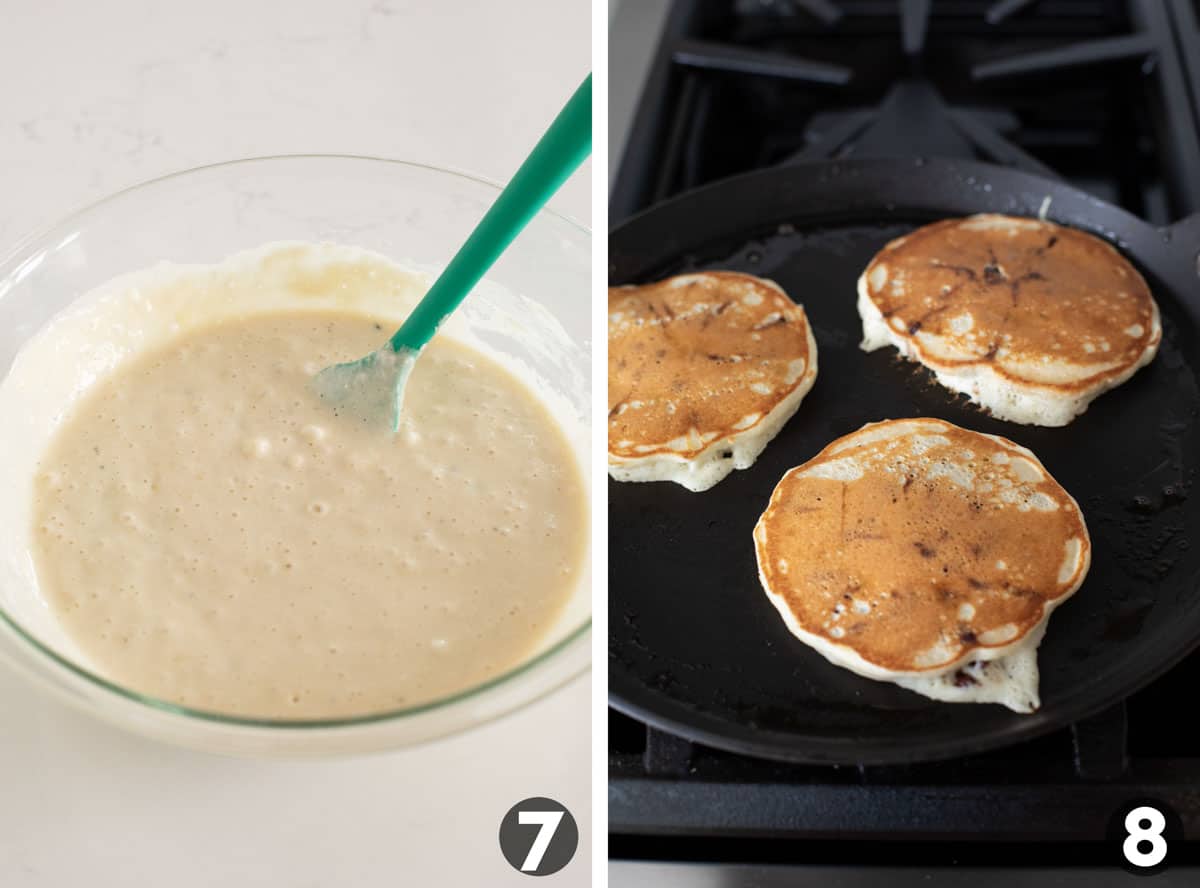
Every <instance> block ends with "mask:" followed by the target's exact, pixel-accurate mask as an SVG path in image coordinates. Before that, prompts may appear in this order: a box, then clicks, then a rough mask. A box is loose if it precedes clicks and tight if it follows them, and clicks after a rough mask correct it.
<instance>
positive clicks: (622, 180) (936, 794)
mask: <svg viewBox="0 0 1200 888" xmlns="http://www.w3.org/2000/svg"><path fill="white" fill-rule="evenodd" d="M1198 19H1200V3H1198V2H1197V0H1110V2H1106V0H1041V2H1037V0H980V2H972V0H962V2H948V0H944V2H928V0H925V2H922V0H911V2H897V0H840V2H839V0H728V2H689V0H677V2H674V3H673V4H670V6H669V7H668V8H666V9H665V16H664V20H663V23H662V29H661V39H660V40H659V42H658V43H657V46H656V48H655V49H654V52H653V54H652V55H651V57H650V60H649V63H648V65H647V66H646V70H647V71H648V73H647V75H646V77H645V79H644V85H643V86H642V88H641V92H640V98H639V99H638V101H637V103H636V107H635V108H634V109H633V110H632V112H631V113H630V114H629V115H628V119H629V121H630V123H629V126H628V133H627V137H626V138H625V140H624V144H623V145H616V146H614V157H616V156H617V155H616V154H615V152H616V151H617V150H621V154H620V160H619V164H618V165H617V167H616V174H615V176H614V177H613V181H612V183H611V192H610V223H611V224H613V225H616V224H619V223H620V222H622V221H623V220H624V219H626V218H627V217H629V216H631V215H633V214H635V213H637V212H638V211H640V210H642V209H645V208H647V207H649V206H652V205H654V204H656V203H658V202H660V201H662V200H665V199H667V198H669V197H671V196H673V195H676V194H679V193H681V192H683V191H687V190H689V189H692V188H696V187H699V186H702V185H704V184H706V183H709V182H713V181H716V180H719V179H722V178H725V177H728V176H731V175H735V174H738V173H741V172H747V171H750V170H755V169H760V168H763V167H766V166H773V165H777V164H788V163H798V162H806V161H818V160H836V159H840V158H846V157H879V156H949V157H959V158H974V159H978V160H984V161H988V162H991V163H997V164H1002V165H1008V166H1014V167H1018V168H1021V169H1024V170H1027V171H1031V172H1035V173H1038V174H1040V175H1043V176H1048V177H1053V178H1062V179H1065V180H1068V181H1069V182H1071V183H1072V184H1074V185H1075V186H1077V187H1079V188H1081V189H1083V190H1085V191H1087V192H1089V193H1091V194H1094V195H1095V196H1096V197H1098V198H1100V199H1102V200H1105V201H1108V202H1111V203H1116V204H1118V205H1120V206H1122V207H1124V208H1125V209H1127V210H1129V211H1130V212H1132V213H1134V214H1136V215H1138V216H1140V217H1142V218H1144V219H1146V220H1147V221H1149V222H1151V223H1153V224H1156V225H1166V224H1168V223H1170V222H1173V221H1175V220H1177V219H1179V218H1181V217H1183V216H1184V215H1187V214H1189V213H1194V212H1197V211H1200V30H1198V28H1197V20H1198ZM616 26H617V24H615V26H614V27H616ZM620 52H621V47H620V46H619V45H618V43H617V39H616V35H615V33H614V39H613V41H612V49H611V54H612V58H611V59H610V70H611V77H612V79H613V93H614V95H617V94H618V93H621V92H625V93H629V94H632V93H633V92H634V91H633V90H628V89H624V90H623V89H622V86H621V84H619V83H618V80H619V78H620V76H621V73H622V72H623V71H634V70H638V66H637V65H636V64H633V63H632V62H631V61H630V60H628V59H623V58H619V57H618V56H619V54H620ZM616 117H620V115H617V116H616ZM614 119H615V118H614ZM1113 631H1116V632H1120V631H1128V632H1136V631H1137V616H1136V614H1134V615H1131V617H1130V623H1129V625H1127V626H1124V627H1123V626H1120V625H1118V626H1115V627H1114V630H1113ZM1198 685H1200V653H1195V654H1193V655H1191V656H1190V657H1189V658H1188V659H1187V660H1185V661H1184V662H1183V663H1181V664H1180V665H1179V666H1177V667H1176V668H1175V669H1173V670H1172V671H1171V672H1169V673H1168V674H1166V675H1165V676H1163V677H1162V678H1160V679H1158V680H1157V681H1155V682H1154V683H1153V684H1151V685H1150V686H1149V687H1147V688H1146V689H1144V690H1142V691H1140V692H1138V693H1137V694H1135V695H1133V696H1132V697H1131V698H1129V699H1128V700H1127V701H1125V702H1123V703H1122V704H1120V705H1118V706H1116V707H1114V708H1113V709H1111V710H1109V711H1107V712H1103V713H1100V714H1099V715H1097V716H1095V717H1093V718H1090V719H1088V720H1086V721H1084V722H1080V723H1077V724H1076V725H1074V726H1072V727H1071V728H1070V729H1069V730H1064V731H1060V732H1057V733H1054V734H1051V735H1048V736H1046V737H1043V738H1040V739H1038V740H1035V741H1032V742H1029V743H1024V744H1021V745H1017V746H1010V747H1008V748H1005V749H1001V750H997V751H995V752H991V753H987V754H983V755H977V756H972V757H970V758H962V759H956V760H952V761H948V762H939V763H929V764H920V765H910V766H904V767H870V768H865V767H859V768H855V767H841V768H835V767H824V766H796V765H784V764H778V763H773V762H766V761H760V760H756V759H751V758H747V757H745V756H740V755H734V754H729V753H724V752H720V751H717V750H712V749H707V748H705V747H702V746H699V745H695V744H692V743H690V742H688V741H687V740H684V739H681V738H679V737H676V736H673V735H671V734H666V733H663V732H660V731H658V730H655V729H652V728H649V727H647V726H646V725H643V724H641V723H639V722H637V721H635V720H633V719H631V718H628V717H626V716H624V715H621V714H619V713H616V712H615V711H614V712H610V716H609V729H610V734H609V779H610V783H609V820H610V832H611V837H610V854H611V856H612V857H614V858H640V859H660V860H685V861H754V862H759V863H761V862H789V861H803V862H804V863H806V864H819V863H825V864H840V865H845V864H847V863H857V864H859V865H866V864H873V865H899V866H905V865H911V864H913V863H914V862H923V863H927V864H928V863H946V864H949V863H952V862H953V863H958V864H976V865H980V866H1013V865H1018V864H1020V865H1028V864H1030V863H1031V862H1036V861H1039V860H1044V861H1045V862H1047V863H1053V864H1054V865H1063V864H1072V863H1074V864H1080V865H1082V864H1100V863H1105V862H1109V863H1111V862H1112V859H1113V849H1112V848H1110V847H1107V846H1105V845H1104V844H1103V843H1102V842H1098V841H1097V837H1098V836H1103V835H1104V834H1105V830H1106V828H1107V826H1108V820H1109V818H1110V815H1111V814H1112V813H1113V811H1114V810H1116V809H1117V807H1118V806H1119V805H1121V804H1122V803H1124V802H1126V801H1128V800H1129V799H1131V798H1142V797H1144V798H1153V799H1156V800H1159V801H1161V802H1165V803H1167V804H1168V805H1170V806H1171V807H1173V808H1174V809H1175V810H1176V811H1177V812H1178V813H1179V815H1180V818H1181V820H1182V821H1183V827H1184V831H1185V833H1186V834H1187V835H1188V836H1189V838H1193V839H1194V838H1197V837H1200V724H1197V723H1196V721H1195V720H1193V719H1191V718H1190V714H1185V713H1183V712H1182V711H1181V703H1180V701H1185V700H1190V699H1191V698H1192V696H1193V694H1194V689H1195V688H1196V687H1197V686H1198ZM781 840H788V841H781ZM796 840H800V841H796ZM897 840H903V841H897ZM1031 842H1033V843H1035V844H1033V845H1030V844H1029V843H1031ZM1048 842H1053V843H1054V844H1053V846H1050V845H1049V844H1046V843H1048ZM1036 843H1041V844H1040V845H1039V844H1036ZM1039 847H1040V848H1041V850H1040V851H1039V850H1038V848H1039ZM1031 849H1033V850H1031ZM1189 855H1190V857H1189ZM1197 859H1198V856H1197V854H1196V853H1195V851H1194V849H1192V848H1190V847H1182V848H1180V849H1178V850H1177V851H1176V852H1174V856H1173V861H1174V862H1175V863H1176V864H1178V863H1182V862H1187V861H1189V860H1190V861H1191V862H1196V861H1197ZM772 884H773V883H772Z"/></svg>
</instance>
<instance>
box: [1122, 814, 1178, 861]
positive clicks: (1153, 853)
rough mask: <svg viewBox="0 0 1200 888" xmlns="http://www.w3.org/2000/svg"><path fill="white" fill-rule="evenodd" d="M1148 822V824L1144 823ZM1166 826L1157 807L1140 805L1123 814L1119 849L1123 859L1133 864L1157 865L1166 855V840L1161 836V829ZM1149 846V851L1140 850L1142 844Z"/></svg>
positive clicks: (1164, 819)
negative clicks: (1123, 824) (1122, 831)
mask: <svg viewBox="0 0 1200 888" xmlns="http://www.w3.org/2000/svg"><path fill="white" fill-rule="evenodd" d="M1144 824H1148V825H1144ZM1166 828H1167V819H1166V818H1165V817H1163V814H1162V812H1161V811H1159V810H1158V809H1157V808H1151V807H1150V806H1149V805H1142V806H1141V807H1139V808H1134V809H1133V810H1132V811H1130V812H1129V813H1128V814H1126V815H1125V832H1126V834H1127V835H1126V837H1125V841H1124V842H1123V843H1122V844H1121V850H1122V851H1123V852H1124V853H1125V859H1126V860H1128V861H1129V862H1130V863H1132V864H1133V865H1134V866H1142V867H1149V866H1158V865H1159V864H1160V863H1162V862H1163V861H1164V860H1165V859H1166V857H1167V840H1166V839H1164V838H1163V830H1164V829H1166ZM1143 843H1145V844H1148V845H1149V846H1150V850H1149V851H1142V850H1141V846H1142V844H1143Z"/></svg>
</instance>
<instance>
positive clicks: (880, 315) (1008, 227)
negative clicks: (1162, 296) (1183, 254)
mask: <svg viewBox="0 0 1200 888" xmlns="http://www.w3.org/2000/svg"><path fill="white" fill-rule="evenodd" d="M859 313H860V314H861V315H862V318H863V334H864V341H863V348H864V349H866V350H868V351H869V350H872V349H875V348H879V347H881V346H883V345H888V344H891V345H895V346H896V347H897V348H899V350H900V352H901V353H902V354H904V355H906V356H908V357H909V358H912V359H913V360H916V361H919V362H921V363H922V364H925V365H926V366H928V367H930V368H931V369H933V370H934V372H935V373H936V374H937V376H938V380H939V381H940V382H941V383H942V384H943V385H945V386H946V387H948V388H950V389H953V390H954V391H961V392H966V393H967V394H969V395H970V396H971V398H972V399H973V400H975V401H977V402H978V403H980V404H981V405H982V406H984V407H986V408H988V409H989V410H990V411H991V412H992V413H993V414H994V415H996V416H998V417H1000V418H1002V419H1009V420H1013V421H1015V422H1022V423H1030V424H1036V425H1065V424H1066V423H1068V422H1070V421H1071V419H1073V418H1074V417H1075V416H1077V415H1078V414H1080V413H1082V412H1083V411H1084V410H1086V409H1087V405H1088V404H1089V403H1090V402H1091V401H1092V400H1093V399H1094V398H1095V397H1096V396H1097V395H1099V394H1100V393H1102V392H1104V391H1106V390H1108V389H1110V388H1113V387H1114V386H1116V385H1119V384H1120V383H1122V382H1124V381H1125V380H1126V379H1128V378H1129V377H1130V376H1131V375H1133V373H1134V372H1135V371H1136V370H1137V369H1138V368H1139V367H1142V366H1144V365H1145V364H1147V363H1149V362H1150V360H1152V359H1153V357H1154V354H1155V352H1156V350H1157V348H1158V344H1159V341H1160V340H1161V338H1162V327H1161V324H1160V321H1159V314H1158V307H1157V306H1156V305H1155V303H1154V299H1153V298H1152V297H1151V294H1150V289H1149V287H1147V285H1146V282H1145V280H1143V278H1142V276H1141V275H1140V274H1138V272H1137V269H1135V268H1134V267H1133V266H1132V265H1131V264H1130V263H1129V262H1128V261H1127V260H1126V259H1125V258H1124V257H1123V256H1121V254H1120V253H1118V252H1117V251H1116V250H1114V249H1113V248H1112V247H1111V246H1109V245H1108V244H1107V243H1106V242H1104V241H1102V240H1100V239H1099V238H1097V237H1093V236H1092V235H1090V234H1085V233H1084V232H1082V231H1077V230H1075V229H1073V228H1064V227H1062V226H1059V225H1055V224H1053V223H1051V222H1041V221H1038V220H1036V219H1024V218H1018V217H1012V216H998V215H979V216H971V217H969V218H966V219H947V220H944V221H941V222H935V223H934V224H932V225H926V226H925V227H923V228H919V229H917V230H916V231H914V232H912V233H911V234H909V235H907V236H906V237H902V238H899V239H897V240H895V241H892V242H891V243H890V244H888V245H887V246H886V247H884V248H883V250H881V251H880V252H879V253H878V255H876V256H875V258H874V259H872V260H871V262H870V264H869V265H868V266H867V268H866V270H865V271H864V272H863V274H862V277H861V278H860V279H859Z"/></svg>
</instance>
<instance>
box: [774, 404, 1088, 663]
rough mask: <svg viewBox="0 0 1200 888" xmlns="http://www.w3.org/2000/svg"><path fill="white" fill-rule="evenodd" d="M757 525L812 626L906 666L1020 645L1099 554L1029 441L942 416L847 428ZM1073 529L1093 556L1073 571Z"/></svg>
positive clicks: (808, 628)
mask: <svg viewBox="0 0 1200 888" xmlns="http://www.w3.org/2000/svg"><path fill="white" fill-rule="evenodd" d="M914 429H915V431H912V430H914ZM896 431H905V434H903V435H900V436H897V437H892V438H888V439H885V440H882V441H880V440H872V438H878V437H879V436H880V435H881V434H890V433H893V432H896ZM852 466H854V467H857V469H858V470H861V472H862V476H861V477H860V478H858V479H857V480H845V478H846V477H847V476H848V475H853V474H854V471H853V470H852V468H851V467H852ZM822 475H825V476H832V477H822ZM968 477H969V478H970V482H969V484H970V487H969V489H968V487H965V486H964V484H963V482H964V480H966V479H967V478H968ZM754 535H755V544H756V548H757V553H758V561H759V568H760V573H761V575H762V579H763V583H764V585H765V587H766V588H767V590H768V591H770V592H771V593H773V594H775V595H779V596H782V598H783V599H784V602H785V603H786V606H787V608H788V610H790V612H791V614H792V615H793V616H794V618H795V620H796V622H797V623H798V624H799V626H800V627H801V628H802V629H803V630H804V631H805V632H808V633H810V634H813V635H817V636H819V637H821V638H823V639H826V640H828V641H829V642H830V643H832V644H838V645H847V646H850V647H852V648H853V649H854V650H855V651H856V652H857V653H858V654H859V655H860V656H861V657H863V658H864V659H865V660H867V661H868V662H869V663H871V664H874V665H875V666H878V667H880V668H882V669H889V670H895V671H918V670H922V669H934V668H937V667H938V666H945V665H946V664H949V663H951V662H953V661H955V660H957V659H959V658H960V657H962V656H963V655H964V654H966V653H968V652H970V651H971V650H974V649H979V648H986V647H1004V646H1007V645H1009V644H1012V643H1013V642H1014V641H1016V640H1017V639H1019V638H1021V637H1023V636H1024V635H1025V634H1026V633H1027V632H1028V631H1029V630H1030V629H1031V628H1033V627H1034V626H1035V625H1037V624H1038V623H1039V622H1040V621H1041V619H1042V617H1043V612H1044V609H1045V607H1046V605H1047V603H1048V602H1052V601H1054V600H1055V599H1057V598H1059V597H1061V596H1063V595H1065V594H1068V593H1069V592H1070V591H1072V590H1073V589H1074V588H1075V586H1076V585H1077V583H1078V581H1079V580H1080V579H1081V577H1082V573H1081V570H1083V571H1085V570H1086V560H1087V555H1088V553H1090V548H1089V545H1090V544H1089V543H1088V540H1087V530H1086V528H1085V526H1084V522H1083V518H1082V516H1081V515H1080V513H1079V509H1078V507H1077V506H1076V505H1075V503H1074V501H1073V500H1072V499H1071V497H1070V496H1069V495H1068V494H1067V492H1066V491H1065V490H1063V488H1062V487H1060V486H1059V485H1058V483H1057V482H1055V481H1054V480H1053V479H1052V478H1050V476H1049V474H1048V473H1046V472H1045V469H1044V468H1043V467H1042V466H1041V464H1040V463H1038V462H1037V461H1036V459H1035V458H1034V457H1033V456H1032V455H1031V454H1029V453H1028V451H1022V450H1021V449H1019V448H1017V446H1016V445H1014V444H1012V442H1010V441H1006V440H1004V439H1001V438H993V437H990V436H987V435H981V434H978V433H976V432H971V431H967V430H965V429H961V428H958V427H957V426H953V425H950V424H949V423H945V422H942V421H940V420H928V419H921V420H896V421H889V422H883V423H875V424H872V425H869V426H866V427H865V428H864V429H862V430H860V431H858V432H855V433H853V434H851V435H848V436H846V437H844V438H840V439H838V440H837V441H835V442H834V443H833V444H831V445H829V446H828V447H826V448H825V449H824V450H823V451H821V453H819V454H818V455H817V456H816V457H814V458H813V459H812V460H810V461H809V462H807V463H805V464H804V465H802V466H799V467H797V468H795V469H793V470H792V471H790V472H789V473H788V474H786V475H785V476H784V477H783V479H782V480H781V481H780V482H779V485H778V486H777V487H776V489H775V492H774V494H773V495H772V497H771V501H770V504H769V506H768V508H767V510H766V511H765V512H764V514H763V516H762V518H761V519H760V521H759V525H758V527H756V528H755V534H754ZM1069 540H1078V541H1080V542H1079V546H1080V548H1079V549H1078V550H1077V552H1078V553H1079V557H1080V558H1081V560H1082V563H1083V567H1082V568H1078V565H1076V567H1075V568H1072V569H1070V570H1068V571H1067V573H1066V575H1063V574H1062V573H1061V572H1062V571H1064V570H1066V568H1065V567H1064V565H1067V566H1070V564H1071V559H1070V551H1069V544H1068V541H1069Z"/></svg>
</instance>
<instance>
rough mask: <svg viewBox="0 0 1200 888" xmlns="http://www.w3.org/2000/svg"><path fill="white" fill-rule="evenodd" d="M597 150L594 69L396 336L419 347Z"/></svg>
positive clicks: (397, 342)
mask: <svg viewBox="0 0 1200 888" xmlns="http://www.w3.org/2000/svg"><path fill="white" fill-rule="evenodd" d="M591 150H592V75H590V74H589V75H588V76H587V79H585V80H584V81H583V83H582V84H581V85H580V87H579V89H577V90H576V91H575V94H574V95H573V96H571V99H570V101H568V102H567V104H566V105H565V106H564V107H563V109H562V111H560V112H559V114H558V117H556V118H555V119H554V122H553V123H552V124H550V128H549V129H547V130H546V132H545V134H544V135H543V136H542V138H541V140H540V141H539V142H538V143H537V146H536V147H535V148H534V149H533V151H532V152H531V153H530V155H529V156H528V157H527V158H526V159H525V162H524V163H523V164H521V168H520V169H519V170H517V172H516V175H514V176H513V177H512V180H511V181H510V182H509V183H508V185H507V186H506V187H505V188H504V190H503V191H502V192H500V196H499V197H498V198H496V202H495V203H494V204H492V207H491V209H489V210H488V211H487V214H486V215H485V216H484V217H483V219H482V220H481V221H480V223H479V224H478V225H477V226H476V227H475V230H474V231H473V232H472V233H471V236H470V237H469V238H467V241H466V243H464V244H463V245H462V247H461V248H460V249H459V251H458V252H457V253H456V254H455V256H454V258H453V259H451V260H450V264H449V265H447V266H446V268H445V270H444V271H442V273H441V275H440V276H439V277H438V279H437V280H436V281H435V282H434V284H433V286H432V287H430V289H429V292H428V293H426V294H425V298H424V299H422V300H421V302H420V304H419V305H417V307H416V308H415V309H414V310H413V312H412V314H410V315H409V316H408V319H407V320H406V321H405V322H404V325H403V326H402V327H401V328H400V329H399V330H398V331H396V334H395V335H394V336H393V337H392V338H391V345H392V348H393V349H395V350H396V351H399V350H401V349H404V348H408V349H414V350H419V349H420V348H421V347H423V346H424V345H425V344H426V343H427V342H429V340H430V339H432V338H433V334H434V333H436V332H437V329H438V327H440V326H441V325H442V322H443V321H444V320H445V319H446V317H447V316H448V315H449V314H450V313H451V312H452V311H454V309H456V308H457V307H458V305H459V303H461V302H462V301H463V299H464V298H466V296H467V294H468V293H470V292H471V289H472V288H473V287H474V286H475V285H476V284H477V283H479V279H480V278H482V277H483V276H484V274H486V273H487V270H488V269H489V268H491V267H492V264H493V263H494V262H495V261H496V259H498V258H499V256H500V254H501V253H503V252H504V250H505V249H506V248H507V247H508V245H509V244H510V243H512V241H513V239H514V238H515V237H516V236H517V235H518V234H520V233H521V230H522V229H523V228H524V227H525V226H526V225H527V224H528V223H529V220H530V219H532V218H533V216H534V215H535V214H536V213H537V212H538V210H540V209H541V208H542V207H543V206H545V204H546V201H548V200H549V199H550V197H551V196H552V195H553V194H554V193H555V192H556V191H558V189H559V186H561V185H562V183H563V182H565V181H566V179H567V177H568V176H570V175H571V173H573V172H575V170H576V169H577V168H578V167H579V165H580V164H581V163H583V160H584V158H585V157H587V156H588V154H590V153H591Z"/></svg>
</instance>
